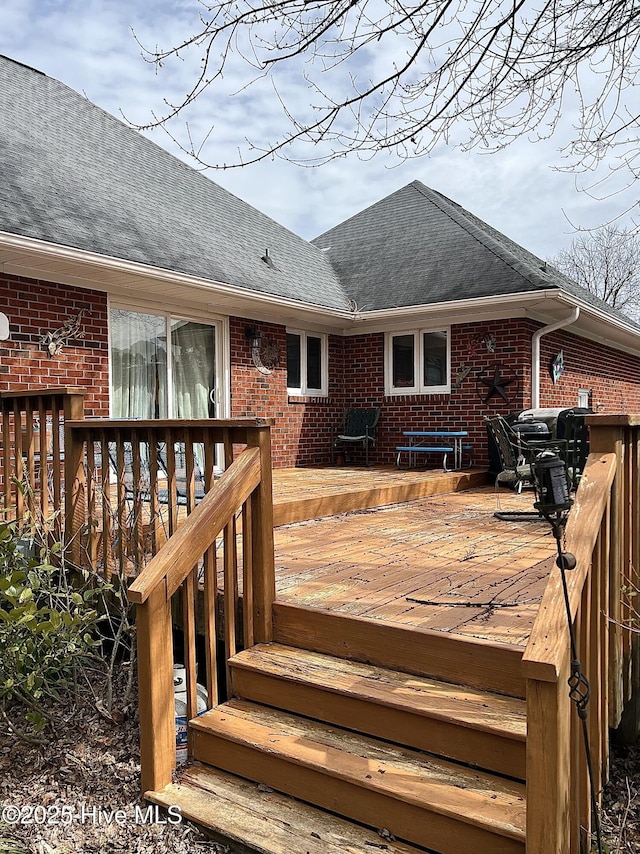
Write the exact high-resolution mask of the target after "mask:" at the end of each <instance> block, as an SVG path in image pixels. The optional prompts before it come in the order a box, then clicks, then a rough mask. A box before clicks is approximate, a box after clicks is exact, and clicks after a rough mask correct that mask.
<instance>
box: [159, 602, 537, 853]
mask: <svg viewBox="0 0 640 854" xmlns="http://www.w3.org/2000/svg"><path fill="white" fill-rule="evenodd" d="M276 607H278V606H276ZM297 610H298V609H296V608H286V609H285V612H286V616H285V618H284V619H283V618H282V617H281V620H280V626H281V631H282V633H283V634H286V633H287V629H286V628H284V627H283V624H284V623H285V622H286V621H287V619H288V620H290V621H291V623H292V624H293V623H295V621H296V619H299V618H300V615H299V614H296V611H297ZM323 616H324V622H325V625H324V626H322V623H323ZM315 620H316V625H317V627H319V631H318V634H317V642H316V643H315V644H314V646H315V647H319V648H320V650H321V651H318V650H317V649H301V648H299V647H293V646H290V645H287V644H284V643H279V642H277V641H275V642H273V643H269V644H258V645H256V646H254V647H253V648H251V649H247V650H244V651H242V652H240V653H238V654H237V655H235V656H233V657H232V659H231V660H230V662H229V663H230V672H231V694H232V698H231V699H229V700H228V701H227V702H225V703H222V704H221V705H219V706H217V707H216V708H214V709H212V710H210V711H208V712H206V713H205V714H203V715H201V716H200V717H197V718H195V719H194V720H192V721H191V723H190V729H191V738H192V756H193V757H194V759H195V760H196V762H195V764H193V765H192V766H191V767H189V768H188V770H187V771H185V772H183V774H182V775H181V776H180V778H179V782H175V783H172V784H170V785H169V786H167V787H166V788H165V789H164V790H163V791H162V792H154V793H148V797H150V798H151V799H152V800H154V801H155V802H157V803H159V804H163V805H165V806H170V805H172V804H173V805H176V804H177V805H180V806H181V807H182V810H183V815H184V816H185V817H189V818H192V819H193V820H195V821H197V822H199V823H201V824H204V825H205V826H208V827H209V828H211V829H212V830H214V831H215V832H216V833H217V834H220V835H221V837H222V838H225V839H227V840H233V841H234V842H235V843H236V844H238V843H241V844H242V845H244V846H246V847H247V848H248V849H249V850H254V851H259V852H265V854H276V852H277V854H285V852H286V854H306V852H311V851H314V852H316V851H317V852H318V854H319V852H323V854H324V852H331V851H333V850H334V847H333V846H334V844H335V850H336V851H337V850H340V851H353V852H367V851H375V850H376V849H379V850H384V851H387V852H398V854H401V852H402V854H409V852H417V851H423V850H425V849H427V850H429V851H437V852H443V854H468V852H474V854H475V852H477V854H512V853H513V854H515V852H524V851H525V785H524V777H525V740H526V712H525V702H524V699H523V698H522V696H521V695H522V684H521V680H520V679H519V678H518V677H516V678H515V680H512V679H511V678H510V674H511V673H513V671H514V665H515V664H516V663H517V661H518V658H519V655H521V650H516V649H514V648H510V647H504V648H501V647H500V645H495V644H491V645H489V644H486V643H484V644H482V643H481V644H480V645H479V646H478V649H477V650H476V651H475V653H476V655H477V657H478V658H480V657H481V655H482V654H483V653H484V652H485V651H486V649H487V647H488V646H491V647H492V649H491V654H492V656H493V657H494V660H495V661H496V665H497V666H498V674H499V677H498V679H499V682H500V683H501V684H500V685H499V687H500V688H503V689H504V688H505V687H507V686H509V685H511V691H512V694H513V693H515V694H518V695H520V696H508V695H507V694H504V693H497V692H496V691H495V690H488V689H487V688H486V687H483V686H482V684H481V683H482V675H481V672H480V673H476V674H475V677H474V678H473V679H471V680H470V681H475V682H476V685H474V686H473V687H469V686H466V687H465V686H462V685H460V684H455V683H454V682H451V681H443V680H442V679H441V678H434V677H433V675H432V673H436V675H437V676H440V675H441V673H440V672H441V670H442V668H443V667H444V666H445V663H444V662H443V661H442V660H440V661H439V662H438V661H437V660H434V665H433V667H431V668H430V667H429V666H428V664H427V663H426V661H427V660H428V658H429V657H430V654H431V653H432V652H433V650H434V649H435V647H436V646H437V645H441V644H442V637H440V638H436V637H435V635H436V633H431V632H423V633H420V632H419V633H418V634H419V635H423V637H422V639H420V638H418V641H420V640H422V641H424V644H425V655H424V656H423V658H424V659H425V665H424V666H423V665H420V666H419V668H415V662H414V669H419V670H422V671H424V672H422V673H415V672H414V673H406V672H403V671H401V670H398V669H397V667H396V666H395V664H396V659H397V654H398V647H397V646H396V647H394V648H391V651H390V655H389V662H388V663H389V664H390V665H391V666H385V662H384V660H383V661H377V662H376V663H375V664H372V663H367V662H363V661H358V660H349V659H347V658H345V657H337V656H336V655H331V654H327V652H326V651H323V650H324V649H326V647H327V646H330V645H331V642H330V638H331V636H332V634H333V633H334V630H335V625H336V623H335V619H334V616H333V615H330V614H326V615H322V614H316V616H315ZM363 622H366V621H361V620H357V619H355V620H353V619H350V618H341V619H340V625H341V629H342V631H343V634H342V639H343V640H344V639H345V638H346V639H347V641H348V639H349V637H350V636H353V637H356V636H357V637H360V638H361V639H362V632H361V629H362V626H361V623H363ZM395 632H396V634H395V639H396V640H400V641H401V640H402V635H403V634H404V632H403V630H398V629H396V630H395ZM398 632H399V633H398ZM415 634H416V633H415V631H411V632H408V631H407V632H406V635H407V640H408V638H409V635H411V643H412V644H415V642H416V638H415ZM383 640H384V639H383ZM445 640H446V639H445ZM362 642H363V641H362V640H361V643H362ZM364 642H365V643H366V640H365V641H364ZM355 645H356V646H357V644H355ZM452 646H453V647H454V651H453V652H452V651H451V650H449V651H448V655H447V661H446V667H447V668H450V669H451V672H452V673H453V674H455V673H456V670H457V671H458V672H461V673H468V672H469V671H470V670H471V669H472V662H473V657H474V644H473V642H469V641H462V640H461V641H460V642H458V643H456V642H453V643H452ZM401 647H402V644H401ZM401 647H400V648H401ZM430 647H431V648H430ZM456 655H457V656H460V659H461V660H460V663H459V665H460V666H459V667H458V668H456V662H455V657H456ZM501 656H503V661H502V663H501V664H500V663H499V659H500V657H501ZM360 657H363V656H360ZM368 657H369V658H375V659H379V658H380V655H379V654H378V653H374V654H373V655H370V656H368ZM430 670H431V671H432V673H430V672H429V671H430ZM492 682H493V683H495V674H494V677H493V678H492ZM492 687H493V686H492ZM248 781H251V782H252V783H253V786H251V785H248ZM277 793H283V794H284V795H295V797H296V798H297V800H296V801H294V800H293V799H291V798H286V797H283V795H282V794H277ZM236 798H237V799H239V801H240V802H241V803H242V808H241V809H230V808H229V804H230V803H233V802H234V799H236ZM302 801H304V802H306V803H302ZM309 805H313V807H315V809H311V808H310V806H309ZM320 810H322V811H323V812H320ZM248 816H250V817H251V820H249V818H248ZM337 816H339V817H341V818H337ZM367 828H368V829H367ZM327 834H329V835H327ZM337 837H340V838H341V840H342V841H341V842H335V838H337ZM329 840H333V841H331V842H329ZM345 840H349V844H348V845H346V842H345Z"/></svg>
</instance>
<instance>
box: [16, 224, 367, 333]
mask: <svg viewBox="0 0 640 854" xmlns="http://www.w3.org/2000/svg"><path fill="white" fill-rule="evenodd" d="M27 256H32V257H34V256H35V258H37V259H38V260H37V261H35V263H32V266H29V262H28V261H27V260H26V258H27ZM47 260H48V261H50V262H51V264H52V265H53V269H47V266H46V263H45V264H42V262H43V261H45V262H46V261H47ZM60 265H63V266H64V271H63V270H61V269H60ZM0 269H2V271H3V272H6V273H8V274H12V273H13V274H14V275H21V276H32V277H33V278H39V279H47V280H50V281H58V282H61V283H64V284H70V285H77V286H78V287H84V288H89V289H93V290H98V291H103V292H106V293H109V294H111V295H113V296H115V297H120V298H123V299H125V298H128V299H131V297H132V291H134V288H133V287H132V285H133V281H134V280H135V281H136V282H137V284H138V287H136V288H135V292H136V293H137V294H138V295H139V297H140V298H141V299H145V298H146V299H151V300H153V299H154V297H155V300H156V301H160V302H161V303H162V304H163V305H164V306H165V307H166V305H167V302H166V299H163V297H162V295H161V294H160V295H159V294H158V284H160V283H165V284H169V285H173V286H175V285H179V286H180V287H182V288H184V289H185V293H184V302H187V303H189V304H190V305H191V306H194V307H195V306H197V305H203V304H204V305H205V306H206V307H207V309H208V310H210V311H216V312H218V313H220V311H221V310H223V311H225V312H226V313H229V314H236V315H239V316H240V317H253V318H256V319H257V318H259V317H260V318H264V319H273V320H274V321H278V322H281V323H285V324H286V323H289V322H293V321H295V322H298V323H300V322H302V321H304V322H308V321H312V319H315V325H317V326H318V327H319V328H321V329H322V331H325V332H327V331H330V332H335V333H337V334H340V330H341V329H342V327H343V326H344V324H345V323H348V322H349V321H350V320H351V318H352V314H351V312H349V311H348V309H346V308H345V309H344V310H343V311H341V310H339V309H332V308H326V307H324V306H318V305H312V304H307V303H301V302H300V301H298V300H294V299H289V298H287V297H280V296H277V295H274V294H269V293H265V292H261V291H254V290H251V289H250V288H247V287H243V286H240V285H230V284H227V283H224V282H217V281H213V280H211V279H204V278H200V277H197V276H190V275H188V274H185V273H177V272H175V271H173V270H167V269H164V268H161V267H152V266H150V265H147V264H140V263H138V262H136V261H128V260H126V259H123V258H111V257H109V256H107V255H100V254H98V253H92V252H87V251H85V250H82V249H75V248H73V247H70V246H63V245H59V244H55V243H48V242H46V241H42V240H37V239H35V238H30V237H23V236H20V235H15V234H10V233H7V232H0ZM101 271H102V272H104V273H110V274H113V273H117V274H118V275H119V276H122V277H125V279H126V277H130V279H131V280H132V281H131V283H129V284H128V283H127V282H126V281H125V280H123V281H122V282H121V283H119V284H113V283H110V282H107V281H103V280H101V278H100V273H101ZM140 280H142V282H140ZM180 304H181V305H182V304H183V297H182V296H181V299H180Z"/></svg>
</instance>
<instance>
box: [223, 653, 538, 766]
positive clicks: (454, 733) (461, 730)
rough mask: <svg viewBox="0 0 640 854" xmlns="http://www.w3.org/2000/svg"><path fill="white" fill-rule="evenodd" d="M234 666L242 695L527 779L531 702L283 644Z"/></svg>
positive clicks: (235, 684)
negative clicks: (527, 720) (527, 710)
mask: <svg viewBox="0 0 640 854" xmlns="http://www.w3.org/2000/svg"><path fill="white" fill-rule="evenodd" d="M229 664H230V666H231V679H232V690H233V695H234V696H236V697H243V698H245V699H248V700H252V701H254V702H256V703H261V704H265V705H269V706H273V707H275V708H279V709H283V710H285V711H289V712H294V713H296V714H300V715H305V716H306V717H311V718H315V719H316V720H320V721H324V722H326V723H329V724H335V725H337V726H341V727H345V728H347V729H351V730H355V731H357V732H362V733H365V734H368V735H372V736H376V737H377V738H383V739H386V740H388V741H392V742H396V743H399V744H403V745H406V746H409V747H414V748H417V749H419V750H427V751H430V752H432V753H438V754H439V755H441V756H446V757H448V758H450V759H455V760H458V761H460V762H465V763H467V764H469V765H475V766H478V767H480V768H484V769H486V770H489V771H495V772H497V773H499V774H506V775H508V776H510V777H515V778H517V779H520V780H524V778H525V753H526V747H525V741H526V704H525V702H524V700H519V699H516V698H513V697H505V696H501V695H497V694H492V693H489V692H486V691H480V690H478V689H474V688H465V687H461V686H459V685H453V684H451V683H447V682H441V681H437V680H434V679H429V678H427V677H423V676H411V675H409V674H407V673H400V672H398V671H395V670H388V669H385V668H381V667H375V666H373V665H368V664H362V663H360V662H354V661H347V660H345V659H340V658H336V657H334V656H329V655H324V654H322V653H318V652H313V651H310V650H303V649H297V648H295V647H289V646H284V645H282V644H277V643H272V644H261V645H259V646H255V647H253V648H251V649H248V650H245V651H243V652H241V653H239V654H238V655H236V656H234V657H233V658H232V659H231V660H230V662H229Z"/></svg>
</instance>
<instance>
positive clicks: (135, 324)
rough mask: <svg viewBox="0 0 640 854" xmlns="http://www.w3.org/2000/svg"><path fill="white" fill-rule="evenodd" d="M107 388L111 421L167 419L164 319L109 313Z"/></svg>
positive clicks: (127, 312) (154, 316)
mask: <svg viewBox="0 0 640 854" xmlns="http://www.w3.org/2000/svg"><path fill="white" fill-rule="evenodd" d="M111 385H112V413H113V417H114V418H166V417H167V414H168V412H167V339H166V320H165V318H164V317H158V316H157V315H153V314H141V313H139V312H131V311H124V310H123V309H112V310H111Z"/></svg>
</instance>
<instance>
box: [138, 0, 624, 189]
mask: <svg viewBox="0 0 640 854" xmlns="http://www.w3.org/2000/svg"><path fill="white" fill-rule="evenodd" d="M200 2H201V6H202V12H201V14H200V17H199V20H197V21H194V29H195V32H194V33H193V34H192V35H190V36H189V37H187V38H184V39H183V40H182V41H180V42H179V43H178V44H177V45H174V46H170V47H168V48H162V49H161V48H156V49H152V50H151V49H148V50H145V49H144V48H143V55H144V56H145V58H146V59H147V61H148V62H151V63H154V64H155V65H156V66H157V68H159V69H160V68H162V67H164V66H170V65H171V63H172V62H174V61H175V60H182V59H183V57H184V56H185V55H186V54H187V52H191V53H193V52H195V53H196V55H198V56H199V60H200V64H199V70H198V72H197V73H196V74H195V76H194V79H193V82H192V85H191V86H190V87H189V88H188V90H187V91H186V92H185V93H184V95H183V96H182V97H181V98H180V99H178V101H177V102H176V103H170V102H169V101H166V102H165V103H166V110H165V111H164V113H162V114H154V115H153V118H152V120H151V121H150V122H148V123H147V124H145V125H137V127H139V128H140V129H149V128H152V127H159V126H160V127H164V128H166V127H167V125H168V123H169V122H171V121H172V120H173V119H175V118H176V117H178V116H179V115H180V114H184V113H185V112H186V111H187V108H188V107H189V106H190V105H191V104H193V102H194V101H195V100H196V99H198V98H201V97H203V96H204V95H205V93H206V92H207V91H209V92H210V93H211V94H215V93H216V92H222V91H223V82H225V83H226V80H227V78H233V79H234V80H235V79H236V78H238V79H239V83H238V85H237V86H236V87H235V91H236V93H239V94H236V96H235V97H248V96H249V95H250V94H251V92H252V91H256V92H259V94H260V97H268V96H270V95H269V90H265V88H264V82H265V79H270V80H271V82H272V87H271V96H272V97H273V98H274V102H273V103H274V106H276V107H279V108H280V109H281V111H282V119H281V122H280V123H279V124H278V122H277V120H276V121H274V123H273V127H274V134H273V137H272V138H270V139H266V140H265V139H261V138H260V137H256V138H248V139H246V141H245V144H244V147H243V148H242V149H241V150H240V151H239V156H238V159H237V161H236V162H234V163H231V164H220V163H211V164H208V163H206V162H205V161H204V160H203V159H202V157H203V155H202V146H201V145H196V144H195V143H190V148H191V150H190V153H191V154H192V155H193V156H194V157H195V158H196V159H198V160H199V162H201V163H202V164H203V165H215V166H217V167H227V166H228V165H231V166H233V165H243V164H247V163H253V162H257V161H260V160H263V159H265V158H268V157H272V156H274V155H277V156H281V157H283V158H286V159H289V160H293V161H295V162H306V163H309V162H311V163H321V162H326V161H328V160H331V159H332V158H334V157H339V156H343V155H344V154H345V153H350V152H357V153H360V154H362V155H373V154H375V153H377V152H380V151H389V150H392V151H394V152H395V153H396V154H398V155H399V156H400V157H401V158H408V157H414V156H420V155H423V154H426V153H428V152H429V151H431V150H432V149H433V147H434V146H435V145H436V144H437V143H438V142H439V141H440V140H443V139H444V140H447V139H449V137H450V135H451V133H452V131H453V128H454V126H455V127H456V128H459V127H460V124H461V123H464V124H466V127H467V128H468V137H467V140H466V143H465V147H467V148H470V147H474V146H483V147H486V148H490V149H491V148H492V149H495V148H500V147H502V146H504V145H506V144H508V143H509V142H510V141H512V140H513V139H515V138H516V137H518V136H521V135H523V134H528V133H531V134H534V135H535V136H537V137H538V138H544V137H548V136H550V135H551V134H552V133H553V132H554V130H555V128H556V126H557V123H558V121H559V117H560V115H561V112H562V109H563V108H564V105H565V101H566V99H567V98H571V99H577V110H578V119H577V123H576V128H575V134H574V136H573V139H572V140H571V142H570V144H569V145H568V146H567V147H566V149H565V150H564V154H565V156H566V157H567V158H568V159H569V165H568V166H567V167H566V168H571V169H576V168H581V169H585V170H586V169H592V168H594V167H595V166H597V165H598V164H600V163H601V162H602V160H603V159H604V158H605V157H607V156H608V155H609V154H611V153H612V152H613V153H615V156H616V158H617V166H616V167H614V168H619V169H624V170H626V171H627V172H628V173H630V174H631V175H632V176H633V178H634V179H635V178H636V177H637V176H638V173H639V172H640V131H639V126H640V108H638V106H637V103H638V99H637V91H638V88H637V87H638V83H640V80H639V75H640V3H638V0H536V2H534V0H498V1H497V2H496V0H418V2H411V0H275V2H270V0H257V2H255V0H222V1H221V2H218V3H211V4H210V3H205V2H202V0H200ZM292 78H295V79H298V80H300V81H301V83H302V84H303V85H306V87H307V88H308V89H309V90H310V92H311V93H312V98H313V102H312V103H311V104H309V102H308V100H306V99H303V98H301V97H300V94H299V92H298V93H296V94H294V95H292V94H291V91H292V88H291V87H290V86H285V85H284V83H283V81H284V80H287V81H289V82H290V80H291V79H292ZM265 92H266V94H265ZM285 93H286V97H285ZM208 133H211V131H209V132H208ZM176 136H177V135H176V134H175V132H172V138H174V139H175V138H176ZM211 140H212V141H215V128H214V132H213V134H212V136H211ZM301 141H306V142H309V143H311V145H312V149H311V154H310V153H309V150H308V149H304V150H303V153H300V152H301V149H300V146H299V145H298V143H299V142H301Z"/></svg>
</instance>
